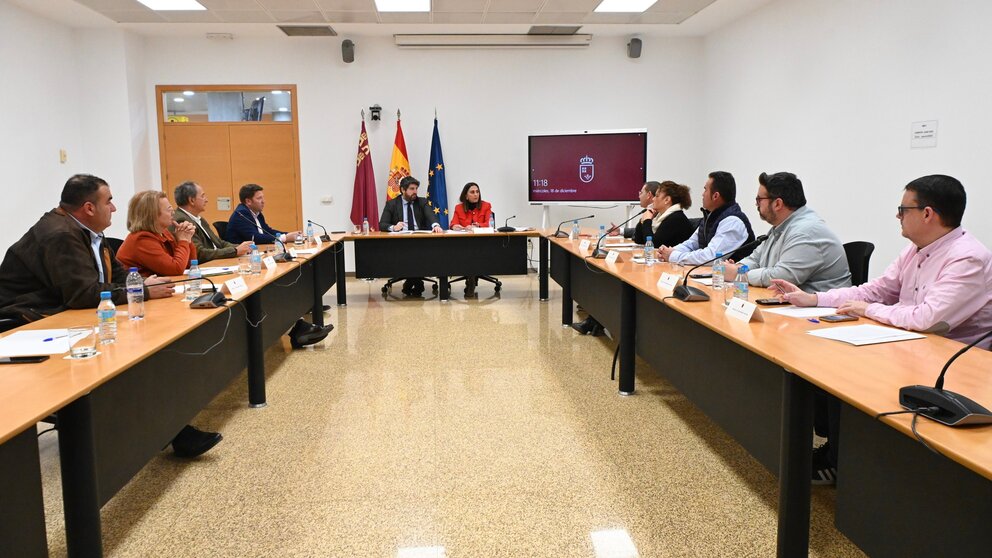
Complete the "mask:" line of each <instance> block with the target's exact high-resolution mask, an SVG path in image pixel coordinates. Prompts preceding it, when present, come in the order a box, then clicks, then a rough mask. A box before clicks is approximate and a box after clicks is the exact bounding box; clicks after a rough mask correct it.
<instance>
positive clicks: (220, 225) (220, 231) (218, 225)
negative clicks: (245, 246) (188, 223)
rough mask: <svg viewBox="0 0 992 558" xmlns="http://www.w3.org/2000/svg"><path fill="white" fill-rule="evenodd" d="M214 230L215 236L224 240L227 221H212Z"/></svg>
mask: <svg viewBox="0 0 992 558" xmlns="http://www.w3.org/2000/svg"><path fill="white" fill-rule="evenodd" d="M213 225H214V230H215V231H217V236H219V237H220V238H221V240H226V238H224V237H225V235H227V221H214V223H213Z"/></svg>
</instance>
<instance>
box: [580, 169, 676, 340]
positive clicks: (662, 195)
mask: <svg viewBox="0 0 992 558" xmlns="http://www.w3.org/2000/svg"><path fill="white" fill-rule="evenodd" d="M645 190H647V191H653V192H654V193H653V194H652V196H651V208H650V210H649V211H648V213H645V215H649V217H646V218H644V219H642V220H641V222H640V223H638V224H637V226H636V227H635V228H634V242H636V243H638V244H644V243H645V242H647V237H648V236H650V237H651V243H652V244H653V245H654V247H655V248H657V247H659V246H665V245H668V246H674V245H677V244H679V243H681V242H683V241H684V240H686V239H687V238H689V237H690V236H692V233H693V231H694V230H695V227H693V226H692V221H689V218H688V217H686V215H685V210H686V209H688V208H689V207H691V206H692V198H691V197H690V196H689V187H688V186H685V185H682V184H678V183H675V182H672V181H671V180H666V181H664V182H661V183H658V182H653V181H652V182H648V183H646V184H645V185H644V189H642V192H643V191H645ZM572 329H574V330H575V331H578V332H579V333H582V334H584V335H592V336H594V337H598V336H600V335H602V334H603V331H604V328H603V325H602V324H601V323H599V321H598V320H596V318H595V317H593V316H592V315H591V314H590V315H589V316H587V317H586V319H584V320H582V321H581V322H576V323H574V324H572Z"/></svg>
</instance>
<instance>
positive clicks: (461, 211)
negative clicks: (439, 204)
mask: <svg viewBox="0 0 992 558" xmlns="http://www.w3.org/2000/svg"><path fill="white" fill-rule="evenodd" d="M492 213H493V206H492V205H490V203H489V202H487V201H481V202H479V207H476V208H475V209H473V210H471V211H465V204H463V203H461V202H459V203H458V205H456V206H455V216H454V217H452V218H451V224H452V225H461V226H463V227H471V226H472V223H475V224H476V225H478V226H480V227H491V226H493V225H490V224H489V216H490V215H492Z"/></svg>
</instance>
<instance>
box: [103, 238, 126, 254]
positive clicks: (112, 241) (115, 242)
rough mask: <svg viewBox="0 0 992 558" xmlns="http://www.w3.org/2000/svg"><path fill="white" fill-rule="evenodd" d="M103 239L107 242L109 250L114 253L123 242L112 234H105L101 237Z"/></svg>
mask: <svg viewBox="0 0 992 558" xmlns="http://www.w3.org/2000/svg"><path fill="white" fill-rule="evenodd" d="M103 240H105V241H106V242H107V246H109V247H110V250H111V251H113V253H114V254H116V253H117V252H119V251H120V249H121V244H124V241H123V240H121V239H119V238H114V237H112V236H105V237H103Z"/></svg>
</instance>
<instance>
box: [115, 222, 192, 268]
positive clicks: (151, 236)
mask: <svg viewBox="0 0 992 558" xmlns="http://www.w3.org/2000/svg"><path fill="white" fill-rule="evenodd" d="M195 259H196V246H194V245H193V243H192V242H189V241H183V242H179V241H177V240H176V237H174V236H172V233H171V232H169V231H165V234H156V233H153V232H148V231H139V232H136V233H131V234H129V235H127V238H125V239H124V244H122V245H121V249H120V250H118V251H117V260H118V261H120V262H121V263H122V264H124V267H136V268H138V273H140V274H141V275H142V276H143V277H148V276H149V275H153V274H154V275H182V274H183V271H185V270H186V268H187V267H189V262H190V261H191V260H195Z"/></svg>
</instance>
